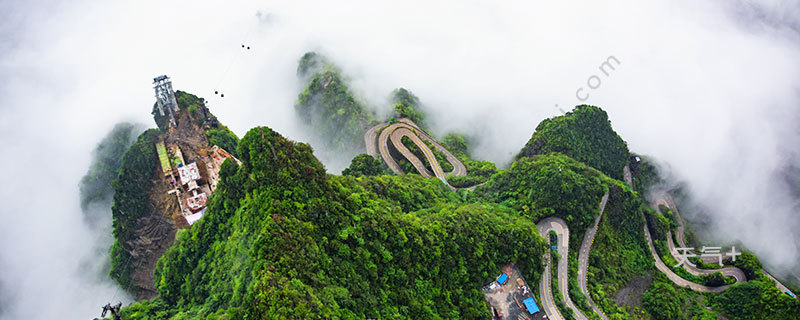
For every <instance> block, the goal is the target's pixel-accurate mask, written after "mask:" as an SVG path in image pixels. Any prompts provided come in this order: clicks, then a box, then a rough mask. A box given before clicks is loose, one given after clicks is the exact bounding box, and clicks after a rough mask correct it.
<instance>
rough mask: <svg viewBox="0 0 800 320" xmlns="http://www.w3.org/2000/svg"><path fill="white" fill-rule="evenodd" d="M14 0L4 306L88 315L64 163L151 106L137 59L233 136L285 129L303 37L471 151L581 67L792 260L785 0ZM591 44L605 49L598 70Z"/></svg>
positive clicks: (80, 245)
mask: <svg viewBox="0 0 800 320" xmlns="http://www.w3.org/2000/svg"><path fill="white" fill-rule="evenodd" d="M28 5H29V4H28V3H26V2H15V3H4V4H3V5H2V6H3V9H4V10H2V12H3V13H2V15H3V17H2V18H4V19H0V20H4V22H3V23H2V24H0V37H2V40H3V41H2V45H1V46H0V48H2V49H3V51H2V52H1V53H0V75H1V76H0V77H2V81H0V94H2V97H3V98H2V99H0V114H1V115H2V117H0V134H1V135H0V147H2V149H3V150H4V151H5V152H4V154H5V155H6V156H5V157H3V158H2V160H0V164H1V165H2V167H3V168H13V169H12V170H6V171H4V172H3V174H2V176H3V181H4V183H3V184H0V190H2V193H0V197H2V202H3V204H4V208H3V209H2V213H0V240H2V242H0V243H2V244H3V246H2V248H0V250H2V251H0V261H2V270H4V272H3V273H2V275H0V278H2V283H3V287H2V288H3V290H5V291H7V292H9V291H10V292H12V293H11V296H12V305H10V306H4V308H2V309H3V310H4V311H5V312H6V313H5V314H4V315H3V317H5V318H9V319H12V318H19V317H23V316H24V317H26V318H30V317H41V318H53V317H59V318H79V317H91V316H94V315H95V313H96V312H98V311H99V310H100V309H99V307H100V306H102V305H103V304H105V303H106V302H108V301H107V300H109V299H110V298H109V296H111V295H113V292H114V289H113V287H112V285H110V284H109V283H107V282H106V283H94V282H89V281H88V280H87V279H86V278H84V277H82V276H81V272H80V269H77V268H78V267H77V266H78V265H79V263H80V261H83V260H84V259H85V258H87V257H91V256H92V255H93V254H94V251H93V250H92V249H91V245H92V244H93V243H94V241H95V240H94V239H95V237H94V236H90V235H86V233H87V232H88V231H87V229H86V227H85V226H83V224H82V222H81V220H80V218H81V214H80V210H79V208H78V204H77V199H78V196H77V181H78V179H79V178H80V177H81V176H82V174H83V173H84V172H85V170H86V167H87V165H88V163H89V153H90V151H91V149H92V148H93V147H94V144H95V143H96V142H97V141H98V140H99V139H100V137H101V136H102V135H103V134H104V133H105V132H107V131H108V130H109V129H110V128H111V127H112V126H113V124H114V123H115V122H116V121H119V120H123V119H125V120H134V121H138V122H144V123H152V122H151V121H152V120H151V119H150V117H149V111H150V107H151V106H152V103H153V97H152V95H153V93H152V89H151V87H150V81H151V79H152V78H153V77H154V76H157V75H160V74H168V75H170V76H171V77H172V78H173V81H174V84H175V86H176V88H178V89H182V90H186V91H189V92H193V93H196V94H198V95H200V96H202V97H205V98H207V99H209V100H210V101H211V108H212V111H213V112H214V113H215V114H217V115H218V116H219V117H220V119H221V120H222V121H223V122H224V123H226V124H227V125H229V127H231V128H232V129H233V130H234V132H236V133H237V134H239V135H243V134H244V133H245V132H246V131H247V130H248V129H249V128H251V127H253V126H256V125H268V126H270V127H273V128H274V129H276V130H278V131H279V132H281V133H283V134H284V135H287V136H289V137H290V138H293V139H299V140H305V139H306V138H307V137H308V136H307V134H305V133H304V132H302V130H301V129H300V128H299V127H298V126H297V125H296V124H295V119H294V111H293V104H294V101H295V100H296V98H297V93H298V91H299V90H300V84H299V83H297V81H296V79H295V74H294V73H295V68H296V62H297V60H298V59H299V57H300V55H301V54H302V53H304V52H305V51H307V50H319V51H321V52H323V53H325V54H326V55H328V56H329V57H330V58H331V59H332V60H334V61H335V62H337V63H338V64H340V65H341V66H342V68H343V70H345V72H346V73H347V74H348V75H349V76H350V78H351V79H352V84H353V89H354V90H356V91H357V92H358V93H359V94H360V95H362V96H363V97H364V98H365V99H366V100H367V101H369V102H370V103H371V105H373V107H376V108H381V104H382V102H383V99H384V98H385V97H386V95H388V93H389V92H390V91H391V90H392V89H394V88H396V87H405V88H408V89H410V90H412V91H413V92H414V93H415V94H417V95H418V96H419V97H420V98H421V99H422V100H423V102H425V103H426V104H427V105H429V106H431V107H432V108H433V109H434V110H433V111H432V112H431V114H430V115H429V116H430V118H432V120H433V122H434V124H435V125H436V128H435V129H434V130H435V131H437V132H438V133H444V132H447V131H450V130H458V131H464V132H468V133H472V134H480V135H481V136H483V139H481V140H480V141H479V144H478V145H477V146H476V150H477V152H478V155H479V156H480V157H482V158H485V159H490V160H493V161H496V162H498V163H504V162H506V161H508V160H509V159H510V157H511V156H512V155H513V154H515V153H516V152H517V151H518V150H519V148H521V147H522V145H523V144H524V143H525V142H526V141H527V139H528V138H529V137H530V134H531V132H532V130H533V128H534V127H535V126H536V124H538V122H539V121H540V120H541V119H543V118H545V117H550V116H554V115H557V114H559V111H558V109H557V108H556V107H555V105H556V104H558V105H559V106H560V107H561V108H563V109H568V108H569V107H571V106H572V105H574V104H577V103H578V102H579V101H577V99H576V98H575V91H576V90H577V89H578V88H580V87H586V80H587V79H588V78H589V77H590V76H592V75H598V76H600V79H601V85H600V87H599V88H597V89H596V90H589V91H588V93H590V97H589V99H588V100H587V103H590V104H595V105H599V106H602V107H603V108H604V109H606V110H607V111H608V113H609V116H610V118H611V121H612V123H613V125H614V127H615V129H616V130H617V131H618V132H619V133H620V135H622V137H623V138H624V139H626V140H627V141H628V142H629V144H630V147H631V149H632V150H634V151H637V152H641V153H645V154H650V155H653V156H655V157H657V158H659V159H662V160H663V161H665V162H667V163H669V164H670V165H671V167H672V168H673V169H674V170H675V173H676V174H677V175H678V176H680V177H682V178H684V179H686V180H688V181H689V183H690V185H691V186H692V188H693V190H695V191H696V193H697V195H698V197H699V198H700V199H702V200H703V201H705V202H706V203H707V204H709V205H710V206H711V208H712V209H711V210H710V213H711V214H712V215H714V216H715V217H717V218H716V219H715V221H718V223H717V224H716V226H717V227H718V228H719V229H720V230H722V229H724V230H728V232H723V233H721V235H722V238H723V239H731V238H738V239H741V240H742V241H744V242H745V243H746V244H747V245H748V246H750V247H752V248H754V249H756V250H758V253H759V254H760V256H761V257H763V259H764V260H765V261H766V262H768V263H770V264H772V265H775V266H781V267H784V268H787V267H789V266H790V265H792V264H793V263H796V261H797V259H798V247H797V241H795V242H787V241H785V239H791V238H792V237H793V236H794V237H795V239H796V238H797V234H796V233H797V231H796V230H798V227H800V226H798V220H800V219H797V215H796V214H795V213H794V207H793V206H794V201H795V200H794V197H793V196H792V195H790V194H788V193H787V192H786V191H785V188H780V187H779V186H780V185H777V184H776V181H775V179H774V174H775V172H776V171H777V170H780V169H781V168H783V166H784V165H785V164H786V161H787V160H786V159H789V158H787V156H786V155H795V154H797V152H798V146H797V144H796V141H798V140H797V131H796V130H795V129H794V128H796V126H795V125H794V124H793V123H794V121H795V120H796V119H797V118H796V117H797V107H798V84H799V83H800V81H799V80H800V79H798V76H797V70H800V68H799V67H800V59H798V58H800V50H799V49H800V48H798V45H797V43H800V42H797V37H798V33H797V30H798V29H797V25H798V23H797V22H798V16H799V15H798V13H800V10H798V8H797V5H795V4H792V2H789V1H777V0H774V1H759V2H751V1H739V2H735V3H730V2H725V1H711V2H702V3H698V2H694V1H671V2H668V3H662V4H643V3H642V2H640V1H621V0H620V1H611V2H603V3H598V2H590V1H577V2H569V3H550V4H547V5H546V6H543V5H535V4H530V3H526V2H513V3H502V4H498V3H493V4H488V3H480V2H469V3H458V4H457V5H456V4H453V3H442V2H437V3H431V2H429V1H404V2H402V3H395V4H392V5H381V4H377V3H374V2H368V1H364V2H345V3H329V2H321V3H305V2H302V1H299V2H298V1H294V2H264V3H236V4H231V3H226V2H219V1H216V2H196V1H192V2H189V1H170V2H163V1H140V2H136V3H130V4H114V5H112V4H108V3H98V2H89V1H73V2H68V3H56V2H51V3H46V4H44V5H39V6H33V7H28ZM257 12H261V15H260V18H259V17H257V16H256V13H257ZM265 17H269V18H265ZM241 44H247V45H250V46H251V47H252V49H251V50H249V51H248V50H246V49H245V50H243V49H241V47H240V46H241ZM611 55H613V56H615V57H617V58H618V59H619V60H620V61H621V65H620V66H619V67H617V69H616V70H615V71H613V72H612V73H610V74H609V76H607V77H606V76H605V75H602V74H601V73H600V71H599V70H598V67H599V65H600V63H602V62H603V61H605V60H606V59H607V58H608V57H609V56H611ZM214 90H220V91H222V92H224V93H225V98H219V97H215V96H214V95H213V91H214ZM383 108H386V106H383ZM316 148H317V149H320V148H322V147H321V146H316ZM796 159H797V158H794V159H793V160H791V161H796ZM337 169H340V168H336V167H331V170H333V171H335V170H337ZM778 243H781V244H778ZM76 288H81V289H83V290H81V291H80V292H79V294H76V293H75V290H76ZM0 301H2V299H0ZM42 307H44V310H42ZM33 310H36V312H34V311H33Z"/></svg>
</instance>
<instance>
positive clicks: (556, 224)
mask: <svg viewBox="0 0 800 320" xmlns="http://www.w3.org/2000/svg"><path fill="white" fill-rule="evenodd" d="M537 227H538V229H539V235H541V236H542V237H545V239H549V236H548V235H549V234H550V231H553V232H555V233H556V238H557V239H556V242H557V245H558V254H559V256H560V257H561V258H560V259H559V260H558V266H557V268H556V270H557V273H556V277H557V278H558V291H561V296H562V297H563V298H564V303H565V304H566V305H567V307H568V308H570V309H571V310H572V312H573V314H574V315H575V318H576V319H579V320H586V319H587V318H586V315H584V314H583V312H581V310H580V309H578V307H577V306H575V303H573V302H572V299H571V298H570V297H569V281H568V279H569V268H568V263H569V228H568V227H567V222H566V221H564V220H563V219H561V218H556V217H548V218H544V219H542V220H541V221H539V223H538V224H537ZM548 241H549V240H548ZM545 255H546V257H545V261H546V262H547V265H546V266H545V269H547V271H545V272H546V273H547V276H545V277H543V278H542V284H541V286H540V288H541V290H540V291H539V292H541V293H542V300H545V301H547V302H548V303H553V305H552V307H549V306H548V307H547V309H551V310H552V309H554V312H553V314H552V316H551V318H554V319H559V317H562V315H561V314H560V312H557V311H558V308H556V307H555V302H554V300H553V296H552V295H553V293H552V292H551V288H552V287H551V286H550V276H549V273H550V272H549V270H550V267H551V264H550V262H551V261H550V251H549V250H548V252H547V253H546V254H545ZM545 296H547V297H546V298H545ZM543 304H544V302H543Z"/></svg>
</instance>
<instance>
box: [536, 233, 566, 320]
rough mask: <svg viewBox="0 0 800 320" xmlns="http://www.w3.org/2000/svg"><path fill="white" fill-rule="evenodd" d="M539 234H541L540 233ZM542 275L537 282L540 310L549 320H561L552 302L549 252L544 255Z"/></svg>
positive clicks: (561, 317)
mask: <svg viewBox="0 0 800 320" xmlns="http://www.w3.org/2000/svg"><path fill="white" fill-rule="evenodd" d="M540 234H541V233H540ZM544 263H545V265H544V273H543V274H542V281H541V282H539V296H540V298H541V299H540V300H541V301H539V302H540V303H541V304H542V310H543V311H544V313H546V314H547V317H548V318H549V319H550V320H563V319H564V316H562V315H561V312H560V311H558V307H556V302H555V300H553V291H552V288H553V287H552V286H551V285H550V272H551V271H550V251H549V250H548V252H547V253H545V254H544Z"/></svg>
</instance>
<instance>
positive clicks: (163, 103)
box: [153, 75, 180, 126]
mask: <svg viewBox="0 0 800 320" xmlns="http://www.w3.org/2000/svg"><path fill="white" fill-rule="evenodd" d="M153 89H155V90H156V99H157V100H158V112H159V114H161V116H162V117H163V116H164V115H165V114H167V113H168V114H169V122H170V124H171V125H172V126H177V122H175V114H180V109H178V101H176V100H175V91H173V90H172V80H170V79H169V77H167V76H166V75H162V76H158V77H155V78H153Z"/></svg>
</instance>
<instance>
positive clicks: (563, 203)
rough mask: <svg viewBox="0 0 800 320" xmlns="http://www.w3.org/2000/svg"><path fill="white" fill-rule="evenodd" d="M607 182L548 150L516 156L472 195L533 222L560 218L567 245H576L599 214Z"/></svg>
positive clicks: (581, 164) (587, 168) (599, 175)
mask: <svg viewBox="0 0 800 320" xmlns="http://www.w3.org/2000/svg"><path fill="white" fill-rule="evenodd" d="M610 181H611V179H608V177H605V175H603V174H602V173H600V172H599V171H597V170H595V169H592V168H590V167H587V166H586V165H585V164H583V163H580V162H578V161H575V160H573V159H571V158H569V157H567V156H565V155H562V154H557V153H551V154H547V155H537V156H533V157H531V158H520V159H519V160H517V161H516V162H515V163H514V164H513V165H512V166H511V168H509V169H508V170H505V171H501V172H499V173H497V174H495V175H493V176H492V178H491V179H490V180H489V181H488V182H487V183H486V184H484V185H482V186H479V187H478V188H476V189H475V194H476V195H477V196H479V197H480V198H481V199H485V200H486V201H491V202H497V203H500V204H503V205H505V206H508V207H510V208H514V209H516V210H518V211H520V212H521V213H522V214H524V215H526V216H527V217H529V218H530V219H531V220H533V221H539V220H540V219H542V218H545V217H548V216H557V217H560V218H562V219H564V220H565V221H566V222H567V224H568V225H569V228H570V247H571V248H577V247H578V246H580V241H581V239H582V238H583V233H584V231H586V228H588V227H589V226H590V225H592V224H593V223H594V217H595V216H596V215H597V214H598V213H599V204H600V199H601V198H602V197H603V193H605V189H606V187H605V186H604V183H608V182H610Z"/></svg>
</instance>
